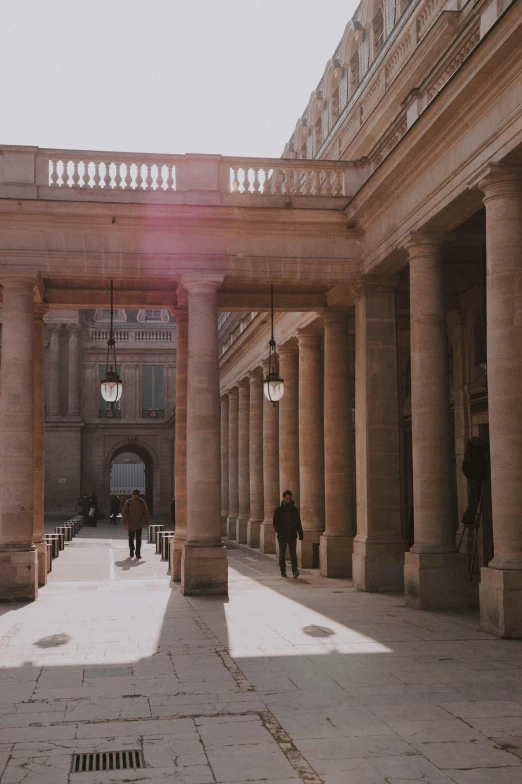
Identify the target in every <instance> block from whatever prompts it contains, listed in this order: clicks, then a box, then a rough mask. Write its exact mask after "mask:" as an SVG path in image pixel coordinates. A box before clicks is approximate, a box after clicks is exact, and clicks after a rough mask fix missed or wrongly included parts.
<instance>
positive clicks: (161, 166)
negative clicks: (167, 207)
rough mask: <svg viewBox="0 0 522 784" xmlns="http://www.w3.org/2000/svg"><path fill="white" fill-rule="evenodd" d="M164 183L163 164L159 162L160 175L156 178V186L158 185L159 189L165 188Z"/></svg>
mask: <svg viewBox="0 0 522 784" xmlns="http://www.w3.org/2000/svg"><path fill="white" fill-rule="evenodd" d="M163 183H164V180H163V165H162V164H161V163H158V176H157V178H156V186H157V188H158V190H159V191H162V190H164V188H163Z"/></svg>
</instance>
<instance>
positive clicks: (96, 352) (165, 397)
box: [45, 308, 176, 514]
mask: <svg viewBox="0 0 522 784" xmlns="http://www.w3.org/2000/svg"><path fill="white" fill-rule="evenodd" d="M45 321H46V326H45V333H46V344H47V345H46V348H45V363H46V364H45V382H46V406H45V438H46V461H45V510H46V512H47V513H72V512H73V511H74V509H75V506H76V500H77V498H78V496H79V495H83V494H86V493H90V492H94V493H96V495H97V496H98V498H99V499H100V502H101V504H102V506H103V509H104V511H105V512H106V513H107V514H108V508H109V506H108V504H109V496H110V493H111V468H112V466H113V465H115V464H116V465H118V464H119V465H122V462H121V461H122V460H123V461H127V463H128V464H130V465H133V464H140V465H142V466H143V473H144V477H143V483H142V489H143V491H144V494H145V497H146V499H147V502H148V504H149V505H150V507H151V509H152V510H153V511H155V512H156V514H166V513H169V511H170V504H171V501H172V497H173V490H174V488H173V483H174V473H173V470H174V469H173V466H174V419H175V400H176V323H175V320H174V319H173V317H172V316H171V315H170V313H169V312H168V310H165V309H150V310H147V309H141V310H130V309H129V310H126V309H116V310H115V320H114V328H115V333H114V334H115V338H116V347H117V360H118V371H119V373H120V377H121V378H122V381H123V394H122V398H121V401H119V402H118V403H117V404H115V406H114V409H111V407H110V404H108V403H106V402H105V401H104V400H103V398H102V396H101V392H100V381H101V379H102V378H103V377H104V374H105V371H106V354H107V340H108V338H109V326H110V311H109V310H107V309H102V308H99V309H96V310H63V311H59V310H55V311H53V312H52V313H51V314H49V315H48V316H46V318H45ZM123 464H125V463H123ZM114 473H115V474H116V473H118V469H115V470H114ZM134 476H137V474H134ZM120 485H121V482H118V481H116V482H113V484H112V491H113V492H117V491H118V490H122V489H126V485H125V487H123V486H122V487H120Z"/></svg>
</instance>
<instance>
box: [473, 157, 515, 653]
mask: <svg viewBox="0 0 522 784" xmlns="http://www.w3.org/2000/svg"><path fill="white" fill-rule="evenodd" d="M479 187H480V189H481V190H482V191H483V192H484V203H485V205H486V250H487V324H488V331H487V371H488V409H489V438H490V449H491V496H492V506H493V546H494V557H493V560H492V561H490V562H489V564H488V566H487V567H486V568H483V569H482V570H481V583H480V621H481V626H482V628H483V629H484V630H486V631H488V632H492V633H493V634H497V635H499V636H501V637H517V638H520V637H522V523H521V521H522V481H521V477H522V428H521V424H522V397H521V394H520V386H521V384H520V379H521V377H522V326H521V319H520V314H521V313H522V294H521V291H522V288H521V283H522V171H521V170H520V169H518V170H513V169H509V168H507V167H502V166H491V167H490V171H489V173H488V175H487V176H486V177H485V178H484V179H483V180H482V182H481V183H480V186H479Z"/></svg>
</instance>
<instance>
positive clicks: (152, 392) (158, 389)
mask: <svg viewBox="0 0 522 784" xmlns="http://www.w3.org/2000/svg"><path fill="white" fill-rule="evenodd" d="M141 372H142V376H141V408H142V416H143V417H151V418H153V419H154V418H155V417H164V416H165V393H164V387H165V383H164V367H163V365H144V366H143V367H142V370H141Z"/></svg>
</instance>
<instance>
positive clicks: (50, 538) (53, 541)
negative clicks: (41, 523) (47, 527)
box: [45, 534, 61, 558]
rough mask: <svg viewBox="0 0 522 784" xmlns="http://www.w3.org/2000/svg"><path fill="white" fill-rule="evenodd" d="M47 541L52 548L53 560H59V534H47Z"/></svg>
mask: <svg viewBox="0 0 522 784" xmlns="http://www.w3.org/2000/svg"><path fill="white" fill-rule="evenodd" d="M45 541H46V542H47V543H48V544H49V545H50V546H51V552H52V554H53V558H58V556H59V555H60V549H61V548H60V535H59V534H46V535H45Z"/></svg>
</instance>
